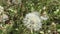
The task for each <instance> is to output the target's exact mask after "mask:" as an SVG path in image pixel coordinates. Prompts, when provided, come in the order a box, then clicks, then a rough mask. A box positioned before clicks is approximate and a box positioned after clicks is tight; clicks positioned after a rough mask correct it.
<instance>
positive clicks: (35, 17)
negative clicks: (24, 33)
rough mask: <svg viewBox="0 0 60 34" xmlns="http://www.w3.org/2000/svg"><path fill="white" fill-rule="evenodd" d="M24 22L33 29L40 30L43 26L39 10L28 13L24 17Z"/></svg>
mask: <svg viewBox="0 0 60 34" xmlns="http://www.w3.org/2000/svg"><path fill="white" fill-rule="evenodd" d="M23 23H24V25H25V26H26V27H27V28H29V29H33V30H34V31H38V30H39V29H40V28H41V27H42V23H41V19H40V17H39V13H38V12H32V13H28V14H26V16H25V18H24V19H23Z"/></svg>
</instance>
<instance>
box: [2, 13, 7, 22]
mask: <svg viewBox="0 0 60 34" xmlns="http://www.w3.org/2000/svg"><path fill="white" fill-rule="evenodd" d="M6 20H8V15H6V14H3V15H2V21H3V22H4V21H6Z"/></svg>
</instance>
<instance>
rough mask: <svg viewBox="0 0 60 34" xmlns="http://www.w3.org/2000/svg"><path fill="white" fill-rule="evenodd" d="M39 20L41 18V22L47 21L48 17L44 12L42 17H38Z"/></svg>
mask: <svg viewBox="0 0 60 34" xmlns="http://www.w3.org/2000/svg"><path fill="white" fill-rule="evenodd" d="M40 18H41V19H42V20H47V19H48V18H49V17H48V15H47V14H46V12H44V13H43V15H41V16H40Z"/></svg>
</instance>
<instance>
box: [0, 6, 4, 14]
mask: <svg viewBox="0 0 60 34" xmlns="http://www.w3.org/2000/svg"><path fill="white" fill-rule="evenodd" d="M3 11H4V8H3V7H2V6H0V14H1V13H2V12H3Z"/></svg>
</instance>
